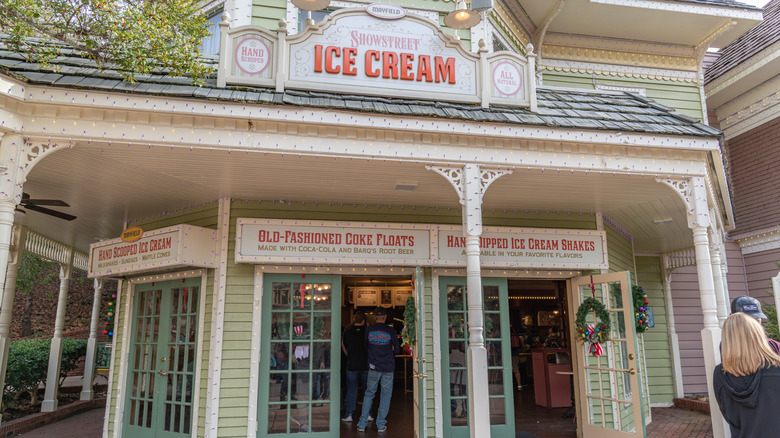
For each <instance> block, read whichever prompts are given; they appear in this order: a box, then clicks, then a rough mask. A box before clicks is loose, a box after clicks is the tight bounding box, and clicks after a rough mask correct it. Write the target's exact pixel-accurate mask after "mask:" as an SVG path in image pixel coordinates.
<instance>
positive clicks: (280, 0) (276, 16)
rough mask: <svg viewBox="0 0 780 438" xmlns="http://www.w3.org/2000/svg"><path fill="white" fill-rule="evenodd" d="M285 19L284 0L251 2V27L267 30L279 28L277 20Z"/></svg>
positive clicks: (285, 5) (257, 0) (256, 0)
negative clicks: (260, 27)
mask: <svg viewBox="0 0 780 438" xmlns="http://www.w3.org/2000/svg"><path fill="white" fill-rule="evenodd" d="M282 18H285V19H286V18H287V1H286V0H254V1H253V2H252V25H254V26H262V27H264V28H266V29H269V30H276V29H277V28H278V27H279V20H280V19H282Z"/></svg>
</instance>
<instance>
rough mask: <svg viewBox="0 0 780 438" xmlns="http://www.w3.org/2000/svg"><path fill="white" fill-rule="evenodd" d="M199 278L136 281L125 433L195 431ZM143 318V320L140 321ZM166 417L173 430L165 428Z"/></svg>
mask: <svg viewBox="0 0 780 438" xmlns="http://www.w3.org/2000/svg"><path fill="white" fill-rule="evenodd" d="M201 283H202V278H201V277H192V278H185V279H183V280H179V279H176V280H166V281H157V282H149V283H141V284H137V285H135V286H134V291H133V318H132V331H131V332H130V334H131V335H130V354H129V359H128V364H129V367H130V368H129V370H128V373H127V382H126V388H128V391H127V394H126V395H125V412H126V415H125V416H124V420H123V424H122V429H123V433H124V434H125V435H126V436H133V437H144V438H182V437H189V436H191V434H192V430H191V428H192V419H193V416H195V415H197V413H196V412H194V410H193V401H194V392H193V389H194V387H195V385H197V384H198V383H197V382H194V379H195V368H196V366H197V365H196V364H197V363H198V357H197V350H198V349H197V346H198V339H197V332H198V318H199V312H200V304H199V300H200V299H202V297H201V295H202V291H201V290H200V287H201ZM193 288H196V289H195V293H192V290H193ZM185 289H186V290H187V291H188V292H186V293H185V292H183V290H185ZM142 304H144V307H145V308H144V309H141V305H142ZM142 310H143V312H142ZM139 322H143V324H142V326H141V327H139ZM163 330H165V331H163ZM168 332H170V333H168ZM139 337H140V339H139ZM145 388H146V389H145ZM149 389H151V392H149ZM150 407H151V408H150ZM166 423H167V426H168V427H169V428H170V429H172V430H169V431H166V430H164V428H165V427H166ZM177 429H178V432H177V431H176V430H177Z"/></svg>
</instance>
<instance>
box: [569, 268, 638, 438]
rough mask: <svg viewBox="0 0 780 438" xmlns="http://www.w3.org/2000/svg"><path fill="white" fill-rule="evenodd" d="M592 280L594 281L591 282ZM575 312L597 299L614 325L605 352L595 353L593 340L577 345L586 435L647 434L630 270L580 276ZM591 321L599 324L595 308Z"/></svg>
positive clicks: (605, 437) (575, 287)
mask: <svg viewBox="0 0 780 438" xmlns="http://www.w3.org/2000/svg"><path fill="white" fill-rule="evenodd" d="M591 278H592V280H591ZM571 290H572V291H573V292H574V294H573V295H574V297H573V299H571V300H570V301H569V302H570V303H571V306H572V308H571V309H570V314H571V315H576V314H577V310H578V309H579V306H580V303H582V302H583V301H584V300H585V299H586V298H591V297H593V298H595V299H596V300H598V301H599V302H601V303H603V304H604V307H605V308H606V310H607V312H608V314H609V323H610V332H609V341H607V342H606V343H605V344H606V345H601V347H602V351H603V354H602V355H600V356H596V355H594V354H592V353H591V352H590V344H589V343H588V342H585V343H578V344H576V345H574V346H573V350H574V351H575V352H576V353H575V354H576V357H577V367H576V369H575V372H576V373H577V376H578V384H579V391H578V397H577V408H578V412H579V419H580V421H581V424H582V430H583V436H584V437H585V438H628V437H643V436H645V428H644V424H645V423H644V419H643V417H642V415H643V414H642V402H643V401H642V396H641V394H642V391H641V388H640V386H639V380H638V375H637V347H636V334H635V329H634V306H633V305H632V302H631V298H632V297H631V284H630V281H629V273H628V272H617V273H613V274H604V275H594V276H592V277H576V278H574V279H573V280H572V289H571ZM586 322H587V323H594V324H596V325H598V323H599V322H600V321H599V319H598V317H597V316H596V314H595V312H590V313H589V314H588V315H587V317H586Z"/></svg>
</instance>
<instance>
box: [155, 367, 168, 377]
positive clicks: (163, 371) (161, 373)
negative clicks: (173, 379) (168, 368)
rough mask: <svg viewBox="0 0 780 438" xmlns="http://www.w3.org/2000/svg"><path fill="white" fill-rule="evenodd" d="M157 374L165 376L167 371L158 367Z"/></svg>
mask: <svg viewBox="0 0 780 438" xmlns="http://www.w3.org/2000/svg"><path fill="white" fill-rule="evenodd" d="M157 374H159V375H161V376H165V375H167V374H168V373H166V372H165V369H164V368H160V371H157Z"/></svg>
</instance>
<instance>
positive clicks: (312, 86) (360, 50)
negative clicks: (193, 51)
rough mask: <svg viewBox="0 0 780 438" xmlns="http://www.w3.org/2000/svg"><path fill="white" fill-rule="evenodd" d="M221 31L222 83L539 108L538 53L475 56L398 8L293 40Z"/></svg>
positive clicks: (341, 15) (356, 11) (375, 10)
mask: <svg viewBox="0 0 780 438" xmlns="http://www.w3.org/2000/svg"><path fill="white" fill-rule="evenodd" d="M222 32H223V37H222V40H221V41H222V44H223V47H222V50H221V52H220V53H221V54H222V57H221V58H220V67H219V70H218V72H219V74H218V85H220V86H226V85H227V84H240V85H260V86H268V87H273V88H275V90H276V91H284V90H285V89H288V88H290V89H302V90H313V91H320V92H321V91H322V90H327V91H328V92H334V93H350V94H363V95H377V96H383V97H387V96H392V97H407V98H414V99H429V100H439V101H454V102H465V103H481V104H482V106H484V107H487V106H490V104H494V103H498V104H502V105H513V106H530V107H532V108H533V107H534V106H535V101H536V100H535V86H534V83H533V80H532V78H533V69H534V66H533V61H534V56H529V57H528V58H526V57H523V56H520V55H517V54H515V53H512V52H496V53H488V52H487V50H481V51H479V52H478V53H474V52H472V51H469V50H467V49H466V48H465V47H464V46H463V44H462V43H461V41H460V40H458V39H455V38H454V37H452V36H450V35H449V34H447V33H445V32H444V31H443V30H442V28H440V27H439V26H438V24H437V23H434V22H433V21H430V20H429V19H427V18H424V17H421V16H419V15H416V14H413V13H409V12H408V11H406V10H404V9H403V8H401V7H399V6H394V5H385V4H372V5H368V6H366V7H361V8H351V9H341V10H339V11H336V12H333V13H331V14H329V15H328V16H327V17H326V18H325V19H324V20H323V21H321V22H319V23H315V24H314V25H307V26H306V28H304V30H303V31H302V32H300V33H298V34H296V35H292V36H288V35H287V32H286V29H285V28H281V29H279V30H277V31H276V32H272V31H270V30H268V29H264V28H261V27H257V26H243V27H240V28H235V29H229V28H228V26H224V25H223V27H222ZM475 44H476V43H475ZM529 50H530V48H529Z"/></svg>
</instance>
